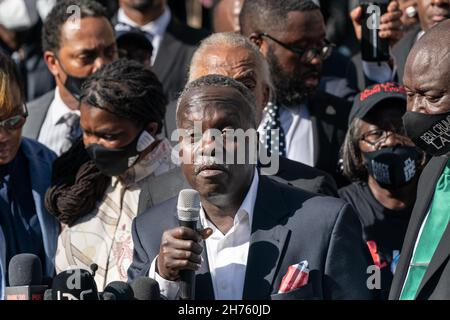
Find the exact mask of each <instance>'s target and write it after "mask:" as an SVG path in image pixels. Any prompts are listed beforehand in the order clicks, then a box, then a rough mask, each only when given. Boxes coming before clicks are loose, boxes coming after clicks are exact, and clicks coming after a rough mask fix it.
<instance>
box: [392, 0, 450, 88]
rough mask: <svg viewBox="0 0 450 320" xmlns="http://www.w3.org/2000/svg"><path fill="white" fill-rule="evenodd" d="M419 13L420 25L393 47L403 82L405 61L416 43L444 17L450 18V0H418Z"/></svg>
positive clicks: (399, 75) (400, 78)
mask: <svg viewBox="0 0 450 320" xmlns="http://www.w3.org/2000/svg"><path fill="white" fill-rule="evenodd" d="M417 13H418V16H419V22H420V25H417V26H415V27H413V28H412V29H411V30H410V31H408V32H407V33H406V34H405V36H404V37H403V38H402V39H401V40H400V41H399V42H398V43H397V44H396V45H395V47H394V48H393V51H392V53H393V55H394V56H395V60H396V64H397V75H398V81H399V82H400V83H403V74H404V72H405V63H406V59H407V57H408V54H409V51H410V50H411V48H412V47H413V45H414V43H416V41H417V40H418V39H420V37H421V36H423V35H424V33H425V32H427V31H428V30H430V29H431V28H432V27H433V26H435V25H436V24H437V23H439V22H440V21H442V20H444V19H448V18H450V3H449V1H448V0H417Z"/></svg>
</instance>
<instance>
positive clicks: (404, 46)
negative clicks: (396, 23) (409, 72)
mask: <svg viewBox="0 0 450 320" xmlns="http://www.w3.org/2000/svg"><path fill="white" fill-rule="evenodd" d="M420 31H422V29H421V27H420V25H417V26H415V27H414V28H413V29H412V30H410V31H408V32H407V33H406V34H405V35H404V36H403V38H402V39H401V40H400V41H399V42H398V43H397V44H396V45H395V46H394V48H393V49H392V54H393V55H394V57H395V62H396V63H397V75H398V82H399V83H401V84H403V74H404V73H405V64H406V59H407V58H408V55H409V52H410V51H411V49H412V47H413V46H414V44H415V43H416V40H417V35H418V34H419V32H420Z"/></svg>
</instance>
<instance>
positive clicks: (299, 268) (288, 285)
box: [278, 260, 309, 293]
mask: <svg viewBox="0 0 450 320" xmlns="http://www.w3.org/2000/svg"><path fill="white" fill-rule="evenodd" d="M308 278H309V269H308V261H306V260H305V261H302V262H300V263H298V264H294V265H292V266H289V268H288V272H287V273H286V274H285V275H284V277H283V280H282V281H281V285H280V288H279V289H278V293H287V292H291V291H293V290H295V289H298V288H301V287H303V286H305V285H306V284H307V283H308Z"/></svg>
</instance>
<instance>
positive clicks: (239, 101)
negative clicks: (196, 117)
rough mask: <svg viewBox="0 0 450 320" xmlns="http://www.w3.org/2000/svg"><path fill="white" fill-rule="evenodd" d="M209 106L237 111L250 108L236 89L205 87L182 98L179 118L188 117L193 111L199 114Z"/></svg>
mask: <svg viewBox="0 0 450 320" xmlns="http://www.w3.org/2000/svg"><path fill="white" fill-rule="evenodd" d="M209 106H214V107H219V106H223V107H225V106H227V107H231V108H233V107H234V108H236V109H242V108H246V107H247V108H249V106H248V102H247V101H246V99H245V98H244V96H243V95H242V94H241V93H240V92H239V91H238V90H237V89H235V88H232V87H216V86H204V87H198V88H194V89H191V90H190V91H189V92H187V93H185V94H184V95H183V96H182V97H181V100H180V104H179V110H178V112H179V115H178V116H179V117H180V116H182V115H188V114H189V113H191V112H194V110H193V109H195V110H196V112H198V111H199V110H202V109H204V108H207V107H209Z"/></svg>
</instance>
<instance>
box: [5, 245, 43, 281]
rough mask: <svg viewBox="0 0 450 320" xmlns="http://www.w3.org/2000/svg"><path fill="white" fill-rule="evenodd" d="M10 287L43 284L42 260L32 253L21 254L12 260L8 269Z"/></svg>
mask: <svg viewBox="0 0 450 320" xmlns="http://www.w3.org/2000/svg"><path fill="white" fill-rule="evenodd" d="M8 273H9V276H8V278H9V286H10V287H20V286H36V285H40V284H42V265H41V259H39V257H38V256H37V255H34V254H31V253H21V254H18V255H15V256H14V257H12V258H11V261H10V262H9V267H8Z"/></svg>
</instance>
